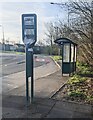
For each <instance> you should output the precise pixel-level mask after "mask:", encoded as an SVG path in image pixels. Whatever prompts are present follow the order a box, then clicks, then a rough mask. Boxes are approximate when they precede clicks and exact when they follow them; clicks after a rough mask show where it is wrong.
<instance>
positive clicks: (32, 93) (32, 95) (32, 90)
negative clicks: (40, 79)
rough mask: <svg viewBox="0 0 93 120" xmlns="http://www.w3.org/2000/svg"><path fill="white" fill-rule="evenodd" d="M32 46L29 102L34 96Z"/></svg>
mask: <svg viewBox="0 0 93 120" xmlns="http://www.w3.org/2000/svg"><path fill="white" fill-rule="evenodd" d="M33 67H34V66H33V48H32V50H31V102H33V97H34V75H33V74H34V70H33Z"/></svg>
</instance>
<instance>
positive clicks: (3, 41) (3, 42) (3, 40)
mask: <svg viewBox="0 0 93 120" xmlns="http://www.w3.org/2000/svg"><path fill="white" fill-rule="evenodd" d="M0 27H2V34H3V38H2V44H3V50H5V38H4V27H3V25H0Z"/></svg>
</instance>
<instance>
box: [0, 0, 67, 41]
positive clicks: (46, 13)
mask: <svg viewBox="0 0 93 120" xmlns="http://www.w3.org/2000/svg"><path fill="white" fill-rule="evenodd" d="M7 1H8V0H7ZM21 1H22V0H21ZM30 1H31V0H28V2H25V0H24V2H17V0H16V2H11V1H9V2H4V0H3V3H2V4H1V10H0V11H1V13H0V18H1V19H0V25H2V26H3V28H4V36H5V39H7V40H9V41H15V42H19V41H20V42H21V43H22V27H21V26H22V21H21V15H22V14H26V13H30V14H32V13H35V14H37V26H38V27H37V31H38V40H43V39H46V36H45V34H44V33H45V32H46V31H45V30H46V29H45V23H48V22H50V21H57V20H58V19H59V18H60V19H66V16H67V15H66V13H65V11H64V10H63V11H62V10H61V9H60V8H59V7H58V6H57V5H51V4H50V2H56V1H55V0H51V1H48V2H45V1H44V0H43V1H44V2H42V1H39V2H37V1H35V0H34V1H35V2H32V1H31V2H30ZM61 1H62V0H59V1H58V0H57V3H58V2H61ZM64 1H66V0H63V1H62V2H64ZM0 34H1V35H0V42H1V39H2V27H0Z"/></svg>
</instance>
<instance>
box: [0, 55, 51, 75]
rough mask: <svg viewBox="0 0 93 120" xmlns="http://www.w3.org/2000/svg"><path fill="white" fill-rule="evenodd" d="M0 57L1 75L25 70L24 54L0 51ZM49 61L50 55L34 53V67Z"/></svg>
mask: <svg viewBox="0 0 93 120" xmlns="http://www.w3.org/2000/svg"><path fill="white" fill-rule="evenodd" d="M0 58H2V62H1V63H0V66H1V67H2V71H1V72H2V73H1V74H0V75H2V76H6V75H9V74H13V73H17V72H21V71H24V70H25V58H26V56H25V54H8V53H2V54H1V53H0ZM49 62H51V58H50V57H47V56H41V55H34V67H39V66H41V65H43V64H47V63H49Z"/></svg>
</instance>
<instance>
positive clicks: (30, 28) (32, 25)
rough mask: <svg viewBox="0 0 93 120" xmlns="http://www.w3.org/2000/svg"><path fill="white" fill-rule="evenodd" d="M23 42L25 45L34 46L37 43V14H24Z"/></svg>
mask: <svg viewBox="0 0 93 120" xmlns="http://www.w3.org/2000/svg"><path fill="white" fill-rule="evenodd" d="M22 40H23V43H24V44H25V45H28V46H29V47H30V46H33V45H34V44H35V43H36V41H37V16H36V14H22Z"/></svg>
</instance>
